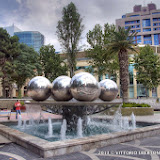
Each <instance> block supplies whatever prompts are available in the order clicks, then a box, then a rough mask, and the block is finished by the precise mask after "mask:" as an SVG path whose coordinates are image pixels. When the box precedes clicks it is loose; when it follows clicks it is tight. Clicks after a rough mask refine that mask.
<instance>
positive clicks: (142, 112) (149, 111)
mask: <svg viewBox="0 0 160 160" xmlns="http://www.w3.org/2000/svg"><path fill="white" fill-rule="evenodd" d="M117 109H118V108H117V107H113V108H110V109H108V110H106V111H104V112H103V113H104V114H107V115H114V114H115V112H116V111H117ZM132 112H133V113H134V115H136V116H146V115H153V114H154V109H153V108H152V107H126V108H121V113H122V116H130V115H131V114H132Z"/></svg>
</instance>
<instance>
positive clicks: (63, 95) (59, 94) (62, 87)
mask: <svg viewBox="0 0 160 160" xmlns="http://www.w3.org/2000/svg"><path fill="white" fill-rule="evenodd" d="M70 82H71V78H70V77H68V76H59V77H57V78H56V79H55V80H54V81H53V82H52V85H53V86H52V89H51V92H52V95H53V98H54V99H55V100H56V101H69V100H70V99H72V95H71V92H70Z"/></svg>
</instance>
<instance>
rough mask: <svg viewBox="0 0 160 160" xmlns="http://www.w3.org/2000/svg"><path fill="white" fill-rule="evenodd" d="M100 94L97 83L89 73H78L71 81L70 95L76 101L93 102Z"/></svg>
mask: <svg viewBox="0 0 160 160" xmlns="http://www.w3.org/2000/svg"><path fill="white" fill-rule="evenodd" d="M100 92H101V90H100V85H99V83H98V82H97V80H96V79H95V77H94V76H92V75H91V74H90V73H87V72H80V73H78V74H76V75H75V76H73V77H72V79H71V93H72V96H73V97H74V98H75V99H76V100H79V101H93V100H95V99H97V98H98V97H99V95H100Z"/></svg>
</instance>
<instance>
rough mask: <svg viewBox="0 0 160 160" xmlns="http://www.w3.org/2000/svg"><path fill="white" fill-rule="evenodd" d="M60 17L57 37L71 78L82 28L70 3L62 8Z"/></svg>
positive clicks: (72, 4)
mask: <svg viewBox="0 0 160 160" xmlns="http://www.w3.org/2000/svg"><path fill="white" fill-rule="evenodd" d="M62 15H63V16H62V20H61V21H58V25H57V36H58V38H59V41H60V42H61V44H62V46H63V48H64V50H65V52H66V53H67V60H68V65H69V69H70V76H71V77H72V76H73V75H74V71H75V69H76V53H77V51H78V43H79V40H80V37H81V34H82V31H83V28H84V26H83V25H82V18H81V17H80V14H79V13H78V12H77V8H76V6H75V5H74V3H72V2H71V3H70V4H68V5H67V7H64V8H63V11H62Z"/></svg>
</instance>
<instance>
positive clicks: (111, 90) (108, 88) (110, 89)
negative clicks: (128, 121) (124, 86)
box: [99, 79, 118, 101]
mask: <svg viewBox="0 0 160 160" xmlns="http://www.w3.org/2000/svg"><path fill="white" fill-rule="evenodd" d="M99 84H100V87H101V94H100V97H99V98H100V99H102V100H103V101H112V100H114V99H115V98H116V97H117V94H118V87H117V84H116V83H115V82H114V81H112V80H110V79H104V80H102V81H100V82H99Z"/></svg>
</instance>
